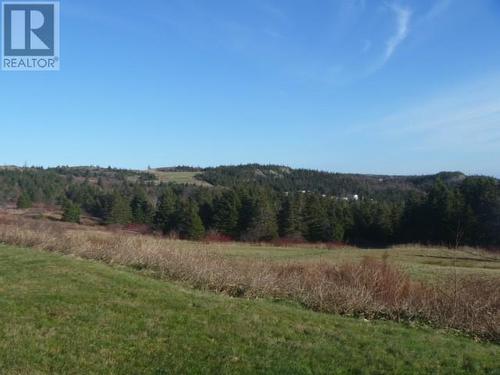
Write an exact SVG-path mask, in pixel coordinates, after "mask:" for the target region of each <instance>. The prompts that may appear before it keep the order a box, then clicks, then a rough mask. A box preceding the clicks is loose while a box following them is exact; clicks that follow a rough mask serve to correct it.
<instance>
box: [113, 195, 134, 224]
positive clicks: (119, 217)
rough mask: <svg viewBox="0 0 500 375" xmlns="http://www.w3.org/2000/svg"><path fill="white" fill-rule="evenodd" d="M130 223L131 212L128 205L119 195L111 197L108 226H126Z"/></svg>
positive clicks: (125, 199)
mask: <svg viewBox="0 0 500 375" xmlns="http://www.w3.org/2000/svg"><path fill="white" fill-rule="evenodd" d="M131 222H132V211H131V209H130V203H129V201H128V200H127V198H125V197H124V196H122V195H121V194H119V193H115V194H114V195H113V200H112V203H111V211H110V213H109V216H108V218H107V223H108V224H121V225H126V224H130V223H131Z"/></svg>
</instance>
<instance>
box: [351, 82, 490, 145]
mask: <svg viewBox="0 0 500 375" xmlns="http://www.w3.org/2000/svg"><path fill="white" fill-rule="evenodd" d="M498 84H500V75H493V76H490V77H488V79H485V80H484V81H483V80H482V81H479V82H473V83H469V84H465V85H463V86H460V87H455V88H453V90H450V91H447V92H443V93H442V94H441V95H438V96H436V97H434V98H428V99H426V100H422V101H421V102H419V103H415V105H414V106H411V107H408V108H406V109H402V110H400V111H396V112H394V113H392V114H389V115H388V116H386V117H385V118H383V119H381V120H380V121H375V123H372V124H370V125H368V124H367V125H365V126H362V127H360V128H357V130H356V132H357V133H363V134H366V135H368V134H372V135H373V136H376V137H379V138H380V140H384V141H386V142H390V143H394V144H398V143H399V142H403V143H404V144H406V145H411V147H413V148H414V149H415V150H423V151H435V150H445V151H446V150H448V151H451V150H456V149H461V150H466V151H471V152H480V153H484V152H486V153H487V152H490V153H491V152H495V153H496V154H497V155H498V152H499V150H500V143H499V142H500V126H499V124H500V94H499V93H498V90H497V87H498Z"/></svg>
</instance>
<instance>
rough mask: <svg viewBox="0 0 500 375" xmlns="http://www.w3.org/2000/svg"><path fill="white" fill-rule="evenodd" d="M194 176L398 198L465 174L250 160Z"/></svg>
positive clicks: (288, 188)
mask: <svg viewBox="0 0 500 375" xmlns="http://www.w3.org/2000/svg"><path fill="white" fill-rule="evenodd" d="M197 178H198V179H201V180H203V181H206V182H208V183H210V184H212V185H214V186H226V187H236V186H240V185H241V184H247V185H248V184H251V185H260V186H264V187H270V188H272V189H273V190H276V191H279V192H290V193H291V192H301V191H306V192H313V193H319V194H324V195H328V196H336V197H340V198H350V197H352V196H354V195H358V196H359V197H363V198H371V199H382V200H386V199H387V200H401V199H405V198H407V197H408V195H409V194H410V193H411V192H417V193H423V192H428V191H429V190H430V189H431V188H432V186H434V184H435V183H436V181H437V180H438V179H441V180H442V181H443V182H444V183H445V184H446V185H448V186H457V185H459V184H460V183H462V182H463V181H464V180H465V178H466V176H465V175H464V174H463V173H461V172H441V173H438V174H435V175H426V176H384V175H362V174H341V173H330V172H322V171H315V170H308V169H292V168H289V167H285V166H278V165H267V166H263V165H258V164H249V165H240V166H222V167H217V168H208V169H205V170H203V171H202V173H200V174H199V175H198V176H197Z"/></svg>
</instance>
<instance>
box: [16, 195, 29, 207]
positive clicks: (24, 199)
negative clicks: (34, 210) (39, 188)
mask: <svg viewBox="0 0 500 375" xmlns="http://www.w3.org/2000/svg"><path fill="white" fill-rule="evenodd" d="M32 206H33V202H32V201H31V197H30V196H29V195H28V194H27V193H21V195H20V196H19V198H18V199H17V208H19V209H21V210H24V209H27V208H31V207H32Z"/></svg>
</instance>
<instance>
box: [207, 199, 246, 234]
mask: <svg viewBox="0 0 500 375" xmlns="http://www.w3.org/2000/svg"><path fill="white" fill-rule="evenodd" d="M239 205H240V204H239V201H238V197H237V195H236V194H235V192H234V191H232V190H229V191H225V192H224V193H223V194H222V195H221V196H220V197H218V198H216V199H215V201H214V206H213V219H212V220H213V228H214V229H215V230H216V231H218V232H220V233H222V234H225V235H227V236H231V237H235V236H236V234H237V230H238V218H239V216H238V211H239Z"/></svg>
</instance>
